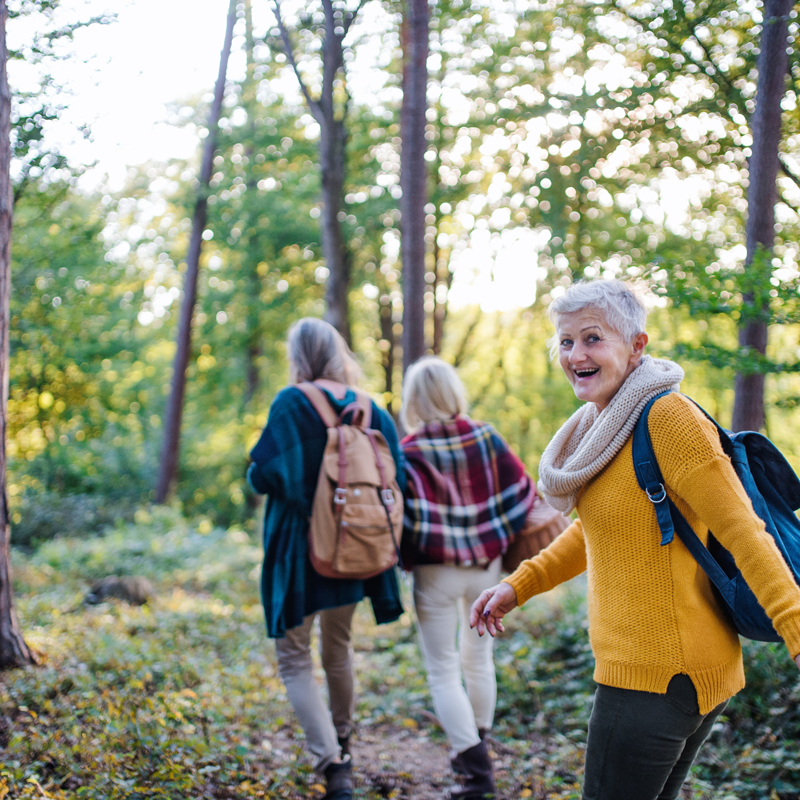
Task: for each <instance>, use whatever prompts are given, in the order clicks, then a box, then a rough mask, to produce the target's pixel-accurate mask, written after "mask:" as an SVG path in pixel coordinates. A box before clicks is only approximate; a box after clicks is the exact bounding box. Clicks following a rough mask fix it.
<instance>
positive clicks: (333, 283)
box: [318, 0, 350, 344]
mask: <svg viewBox="0 0 800 800" xmlns="http://www.w3.org/2000/svg"><path fill="white" fill-rule="evenodd" d="M323 7H324V10H325V41H324V43H323V46H322V94H321V95H320V98H319V104H318V105H319V112H320V113H319V116H320V119H321V122H320V137H319V166H320V173H321V178H322V218H321V220H320V222H321V227H320V233H321V237H322V253H323V255H324V257H325V265H326V266H327V267H328V284H327V289H326V292H325V302H326V306H327V308H326V311H325V319H326V320H327V321H328V322H330V324H331V325H333V327H334V328H336V330H337V331H339V333H341V334H342V336H343V337H344V338H345V341H346V342H347V343H348V344H349V343H350V312H349V304H348V301H347V295H348V291H349V289H350V252H349V249H348V247H347V244H346V243H345V239H344V232H343V230H342V219H341V218H342V217H344V182H345V172H346V151H347V128H346V127H345V119H344V116H345V114H346V113H347V103H346V102H345V104H344V106H343V108H342V109H341V118H340V119H337V114H336V104H335V102H334V82H335V81H336V76H337V74H338V73H339V71H340V70H344V49H343V47H342V39H343V38H344V36H343V35H342V34H341V33H337V28H338V27H339V26H340V25H341V20H337V19H336V17H335V15H334V8H333V3H332V2H331V0H323Z"/></svg>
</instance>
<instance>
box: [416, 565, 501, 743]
mask: <svg viewBox="0 0 800 800" xmlns="http://www.w3.org/2000/svg"><path fill="white" fill-rule="evenodd" d="M499 579H500V559H499V558H496V559H495V560H494V561H492V563H491V564H489V567H488V568H487V569H483V567H456V566H449V565H444V564H426V565H424V566H419V567H414V607H415V609H416V612H417V624H418V627H419V638H420V643H421V645H422V653H423V655H424V657H425V666H426V667H427V670H428V686H430V690H431V696H432V698H433V707H434V709H435V710H436V716H437V717H438V718H439V721H440V722H441V723H442V727H443V728H444V730H445V733H446V734H447V738H448V739H449V740H450V746H451V747H452V748H453V750H455V751H456V753H462V752H463V751H464V750H468V749H469V748H470V747H474V746H475V745H476V744H478V742H479V741H480V737H479V736H478V728H486V729H489V728H491V727H492V722H493V720H494V707H495V703H496V702H497V678H496V676H495V672H494V661H493V659H492V642H493V639H492V637H491V636H483V637H480V636H478V632H477V631H475V630H472V629H470V627H469V609H470V607H471V606H472V604H473V603H474V602H475V600H477V598H478V595H479V594H480V593H481V592H482V591H483V590H484V589H488V588H489V587H490V586H494V585H495V584H496V583H497V582H498V580H499ZM462 673H463V679H462ZM465 683H466V689H465V688H464V684H465Z"/></svg>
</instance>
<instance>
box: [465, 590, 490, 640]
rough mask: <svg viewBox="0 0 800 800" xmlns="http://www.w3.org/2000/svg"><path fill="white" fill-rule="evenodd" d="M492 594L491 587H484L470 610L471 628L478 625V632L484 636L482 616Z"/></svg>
mask: <svg viewBox="0 0 800 800" xmlns="http://www.w3.org/2000/svg"><path fill="white" fill-rule="evenodd" d="M491 596H492V590H491V589H484V590H483V591H482V592H481V593H480V595H479V596H478V599H477V600H476V601H475V602H474V603H473V604H472V608H471V609H470V610H469V626H470V628H474V627H476V626H478V633H480V634H481V636H483V632H482V631H481V628H482V627H484V626H482V625H481V624H480V623H481V618H482V616H483V611H484V607H485V606H486V602H487V600H488V599H489V598H490V597H491Z"/></svg>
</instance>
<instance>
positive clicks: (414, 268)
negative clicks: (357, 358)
mask: <svg viewBox="0 0 800 800" xmlns="http://www.w3.org/2000/svg"><path fill="white" fill-rule="evenodd" d="M429 23H430V11H429V9H428V0H407V2H406V13H405V19H404V20H403V50H404V58H403V107H402V110H401V117H400V128H401V136H402V158H401V162H400V188H401V189H402V190H403V197H402V199H401V201H400V209H401V212H402V217H401V220H400V233H401V236H402V242H401V245H402V257H403V371H404V372H405V370H406V369H408V367H409V366H410V365H411V364H413V363H414V362H415V361H416V360H417V359H418V358H420V357H421V356H422V355H424V354H425V203H426V201H427V190H426V189H427V187H426V178H427V174H426V173H427V170H426V169H425V150H426V141H425V112H426V110H427V107H428V99H427V89H428V64H427V61H428V36H429Z"/></svg>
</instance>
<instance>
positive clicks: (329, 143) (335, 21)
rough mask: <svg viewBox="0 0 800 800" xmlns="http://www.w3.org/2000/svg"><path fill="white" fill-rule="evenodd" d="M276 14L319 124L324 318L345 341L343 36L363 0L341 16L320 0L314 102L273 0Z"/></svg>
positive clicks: (347, 261) (347, 335) (347, 336)
mask: <svg viewBox="0 0 800 800" xmlns="http://www.w3.org/2000/svg"><path fill="white" fill-rule="evenodd" d="M273 2H274V5H273V8H274V11H275V18H276V19H277V21H278V29H279V30H280V34H281V39H282V40H283V46H284V49H285V50H286V57H287V58H288V60H289V63H290V64H291V66H292V69H293V70H294V74H295V77H296V78H297V82H298V83H299V84H300V91H301V92H302V93H303V97H305V100H306V103H308V107H309V110H310V111H311V113H312V114H313V115H314V119H315V120H316V121H317V123H318V125H319V127H320V134H319V166H320V175H321V179H322V215H321V219H320V238H321V240H322V255H323V257H324V258H325V265H326V267H327V268H328V283H327V288H326V291H325V302H326V310H325V319H326V320H327V321H328V322H330V323H331V325H333V327H334V328H336V330H338V331H339V333H341V334H342V336H343V337H344V339H345V341H346V342H347V343H348V344H349V343H350V311H349V303H348V298H347V295H348V292H349V289H350V263H351V259H350V250H349V248H348V247H347V243H346V241H345V237H344V232H343V230H342V220H343V219H344V216H345V212H344V206H345V202H344V185H345V178H346V170H347V166H346V165H347V160H346V157H347V127H346V119H347V107H348V100H349V98H348V94H347V88H346V86H347V82H346V78H347V71H346V68H345V61H344V46H343V41H344V37H345V36H347V33H348V31H349V30H350V26H351V25H352V24H353V22H355V19H356V17H357V15H358V12H359V11H360V10H361V6H362V5H363V4H364V2H365V0H361V2H360V3H359V5H358V7H357V8H356V10H355V11H347V12H345V13H344V14H343V15H339V12H338V11H337V10H336V9H334V7H333V0H322V8H323V11H324V13H325V37H324V39H323V42H322V90H321V92H320V96H319V100H315V99H313V98H312V97H311V93H310V92H309V90H308V86H306V84H305V82H304V81H303V77H302V75H301V74H300V70H299V69H298V67H297V61H296V60H295V57H294V50H293V49H292V42H291V40H290V38H289V31H288V30H287V28H286V25H285V24H284V22H283V17H282V16H281V2H280V0H273ZM337 75H341V76H342V85H343V87H344V92H342V97H343V100H342V102H341V104H340V109H339V111H338V112H337V110H336V98H335V97H334V93H335V88H336V87H335V86H334V84H335V82H336V78H337Z"/></svg>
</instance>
